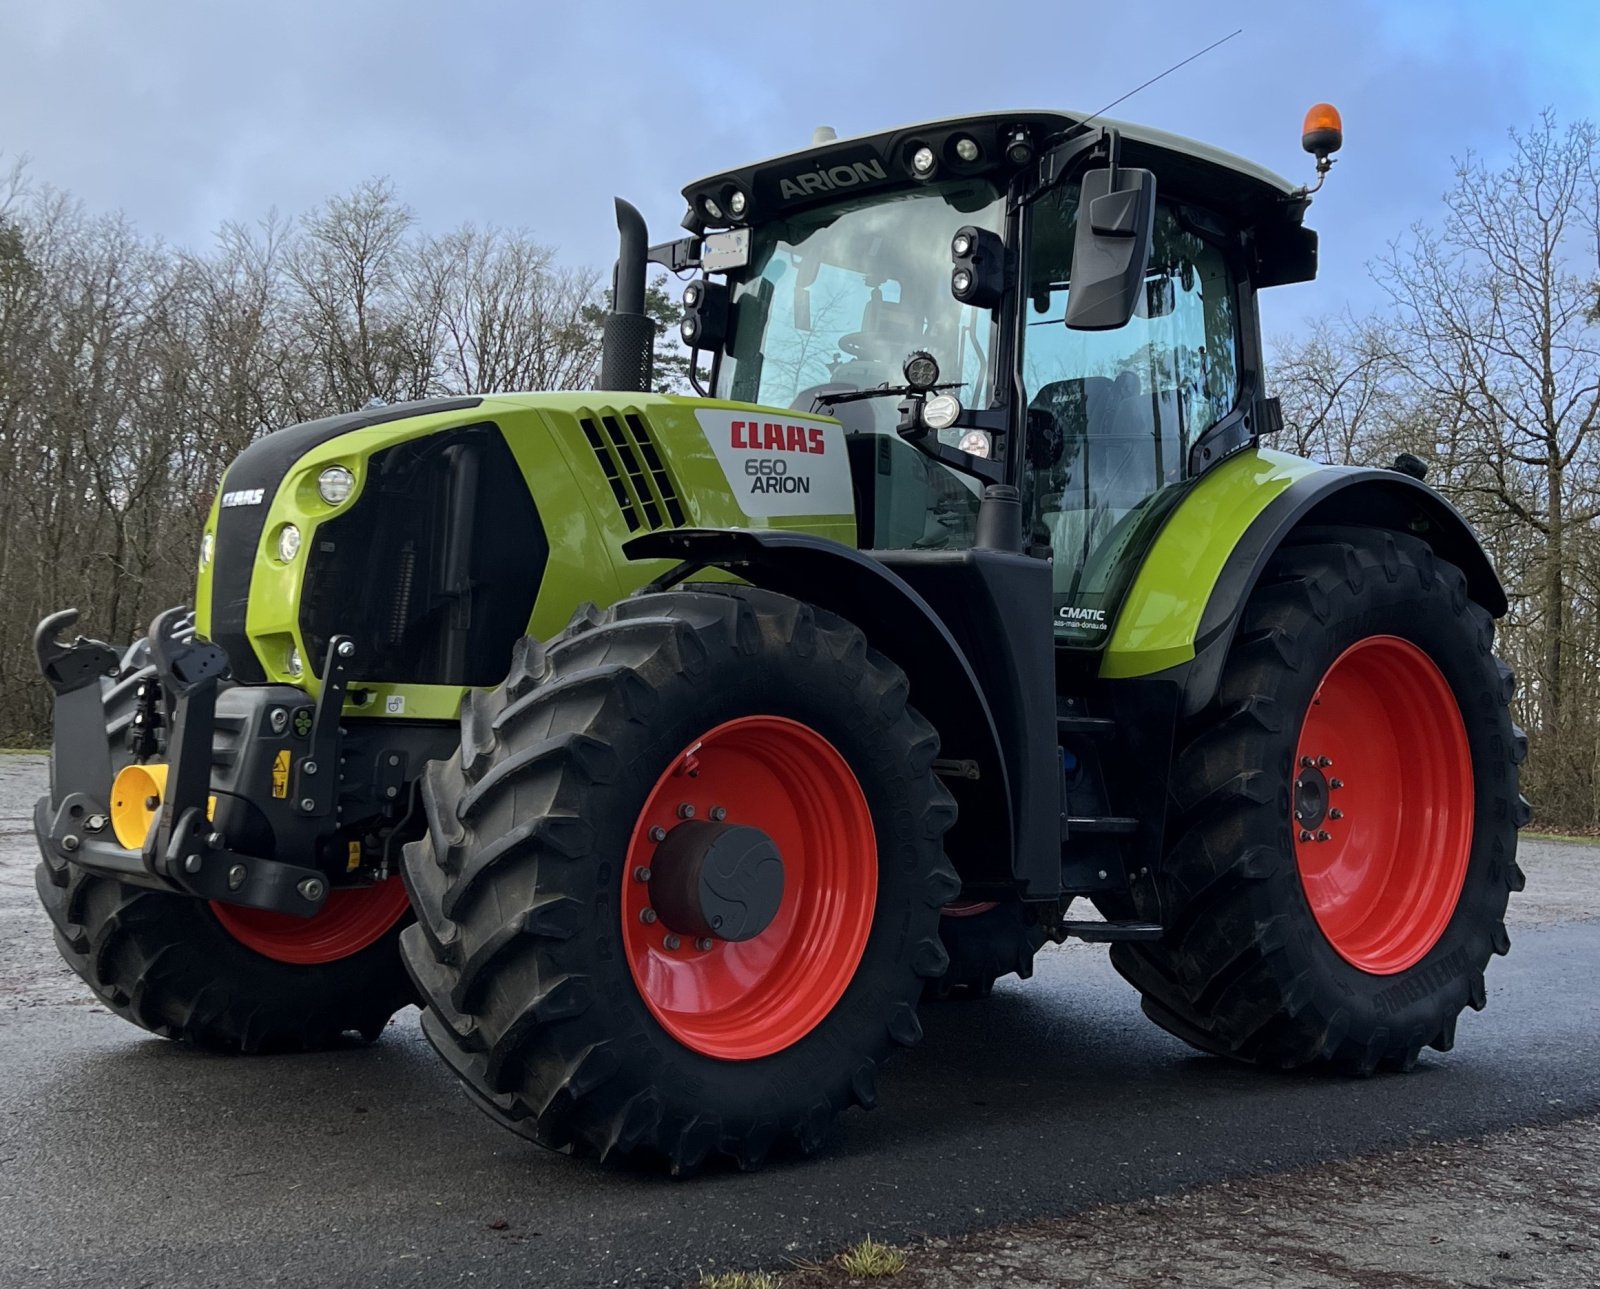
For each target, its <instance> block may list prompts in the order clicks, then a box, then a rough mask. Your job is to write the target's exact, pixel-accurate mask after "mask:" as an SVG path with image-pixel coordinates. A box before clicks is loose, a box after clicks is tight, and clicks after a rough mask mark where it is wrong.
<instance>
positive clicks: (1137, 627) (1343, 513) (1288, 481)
mask: <svg viewBox="0 0 1600 1289" xmlns="http://www.w3.org/2000/svg"><path fill="white" fill-rule="evenodd" d="M1319 524H1343V525H1357V526H1364V527H1369V528H1385V529H1390V530H1392V531H1395V532H1403V533H1409V534H1410V535H1412V536H1415V537H1420V538H1421V539H1422V540H1424V541H1426V542H1427V543H1428V544H1429V545H1430V546H1432V547H1433V549H1434V551H1435V553H1437V554H1438V555H1439V556H1440V558H1442V559H1446V560H1449V561H1450V562H1451V563H1452V564H1455V565H1456V566H1457V567H1458V568H1460V569H1461V570H1462V572H1463V573H1465V574H1466V578H1467V589H1468V593H1469V594H1470V595H1471V596H1472V598H1473V599H1474V600H1475V601H1477V602H1478V603H1479V604H1481V605H1482V606H1483V607H1484V608H1485V609H1487V610H1488V611H1489V613H1491V614H1492V615H1494V616H1495V617H1497V618H1498V617H1501V616H1503V615H1504V614H1505V611H1506V597H1505V591H1504V589H1503V588H1502V586H1501V584H1500V579H1499V577H1498V575H1497V574H1496V573H1495V570H1494V565H1493V564H1492V563H1491V561H1490V559H1489V556H1488V554H1487V553H1486V552H1485V551H1484V549H1483V547H1482V545H1481V544H1480V543H1479V542H1478V539H1477V536H1476V535H1475V534H1474V533H1473V531H1472V529H1471V527H1470V525H1468V523H1467V521H1466V520H1465V519H1463V518H1462V517H1461V515H1460V513H1459V512H1458V511H1457V510H1456V508H1455V507H1454V506H1452V505H1451V504H1450V502H1449V501H1447V500H1446V499H1445V498H1444V497H1443V496H1441V495H1440V494H1439V493H1438V492H1437V491H1435V490H1434V489H1432V488H1430V487H1428V486H1427V485H1426V484H1425V483H1422V482H1421V481H1420V480H1417V479H1414V478H1412V477H1411V476H1410V475H1406V474H1401V473H1400V472H1398V471H1395V470H1374V469H1368V468H1362V467H1356V466H1326V465H1319V464H1318V463H1316V462H1314V461H1307V460H1305V459H1303V458H1300V457H1295V456H1291V455H1289V454H1288V453H1284V452H1272V451H1266V450H1261V449H1256V450H1253V451H1250V452H1241V453H1240V454H1239V455H1238V456H1236V457H1234V458H1232V459H1231V460H1229V461H1226V462H1224V463H1223V464H1222V465H1220V466H1218V467H1217V468H1216V469H1215V470H1212V471H1211V472H1210V473H1209V474H1207V475H1205V476H1203V477H1202V478H1201V479H1200V480H1198V481H1197V482H1196V484H1195V486H1194V488H1193V490H1192V491H1191V493H1190V494H1189V495H1188V496H1187V497H1185V498H1184V499H1183V501H1182V502H1181V503H1180V504H1179V505H1178V506H1177V507H1176V508H1175V509H1174V510H1173V513H1172V514H1171V516H1169V518H1168V520H1167V522H1166V524H1165V526H1164V527H1163V528H1162V530H1161V532H1160V533H1159V534H1158V535H1157V536H1156V539H1155V541H1154V542H1153V543H1152V545H1151V547H1150V550H1149V553H1148V554H1147V555H1146V557H1145V559H1144V562H1143V564H1142V565H1141V567H1140V569H1139V572H1138V574H1137V575H1136V577H1135V579H1134V582H1133V585H1132V587H1131V588H1130V590H1129V593H1128V596H1127V598H1126V599H1125V600H1124V602H1123V606H1122V610H1121V612H1120V613H1119V614H1118V617H1117V622H1116V625H1115V628H1114V629H1113V631H1112V636H1111V640H1110V641H1109V643H1108V644H1107V646H1106V650H1105V653H1104V655H1103V656H1102V659H1101V665H1100V675H1101V676H1103V677H1106V678H1108V679H1116V678H1121V677H1129V676H1147V675H1154V674H1156V673H1158V672H1163V671H1168V670H1169V669H1177V668H1182V669H1183V671H1184V677H1183V679H1184V689H1185V701H1184V711H1185V713H1186V714H1190V715H1192V714H1193V713H1194V712H1196V711H1198V710H1199V709H1200V708H1202V707H1204V706H1205V704H1206V703H1208V702H1209V701H1210V700H1211V698H1212V696H1213V695H1214V693H1215V692H1216V682H1217V677H1218V676H1219V675H1220V674H1221V669H1222V662H1223V659H1224V658H1225V657H1226V655H1227V652H1228V647H1229V646H1230V645H1231V643H1232V641H1233V634H1234V630H1235V629H1236V627H1237V625H1238V621H1239V614H1240V612H1241V611H1242V609H1243V607H1244V603H1245V601H1246V600H1247V599H1248V598H1249V596H1250V592H1251V591H1252V590H1253V589H1254V588H1255V585H1256V582H1257V580H1258V579H1259V578H1260V576H1261V572H1262V570H1263V569H1264V568H1265V567H1266V563H1267V560H1268V559H1269V558H1271V556H1272V553H1273V552H1274V551H1275V550H1277V549H1278V547H1279V546H1280V545H1282V544H1283V541H1284V539H1285V538H1287V537H1288V535H1289V534H1290V533H1291V532H1292V531H1294V530H1295V529H1297V528H1301V527H1307V526H1311V525H1319Z"/></svg>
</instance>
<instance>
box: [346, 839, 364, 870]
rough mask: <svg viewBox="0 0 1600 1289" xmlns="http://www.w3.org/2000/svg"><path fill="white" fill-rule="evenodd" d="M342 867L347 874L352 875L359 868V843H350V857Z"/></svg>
mask: <svg viewBox="0 0 1600 1289" xmlns="http://www.w3.org/2000/svg"><path fill="white" fill-rule="evenodd" d="M344 867H345V871H346V872H348V873H353V872H355V871H356V869H358V868H360V867H361V843H360V842H359V841H353V842H351V843H350V856H349V858H348V859H346V860H345V862H344Z"/></svg>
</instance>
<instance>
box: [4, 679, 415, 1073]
mask: <svg viewBox="0 0 1600 1289" xmlns="http://www.w3.org/2000/svg"><path fill="white" fill-rule="evenodd" d="M153 674H154V668H145V669H144V670H143V671H141V672H137V673H134V674H132V675H129V676H125V677H123V678H122V679H120V680H119V681H118V682H117V684H116V685H115V686H114V687H113V688H112V689H111V691H110V692H109V693H108V694H107V696H106V718H107V737H108V738H109V739H110V740H111V757H112V768H113V769H114V770H115V769H119V768H121V767H122V766H124V765H126V764H128V763H129V762H130V761H131V760H132V759H133V758H132V756H131V755H130V753H129V752H128V750H127V744H126V738H125V732H126V730H127V727H128V720H129V716H130V714H131V712H132V708H133V693H134V689H135V688H136V686H137V684H138V682H139V681H140V680H141V679H143V678H144V677H146V676H147V675H153ZM398 880H399V879H397V878H395V879H391V881H398ZM35 885H36V887H37V889H38V892H39V899H40V902H41V903H43V905H44V907H45V911H46V912H47V913H48V914H49V915H50V921H51V922H52V924H53V927H54V931H55V939H56V946H57V948H59V949H60V951H61V956H62V957H63V958H64V959H65V960H66V962H67V965H68V966H70V967H71V968H72V969H73V970H74V971H75V972H77V973H78V975H79V976H81V977H82V978H83V980H84V982H85V983H86V984H87V985H88V986H89V988H90V989H92V990H93V991H94V993H95V995H96V996H97V997H98V998H99V999H100V1001H101V1002H103V1003H104V1004H105V1005H106V1006H107V1007H108V1008H110V1009H111V1010H112V1011H113V1012H115V1013H116V1014H117V1015H118V1016H121V1017H122V1018H123V1019H124V1020H127V1021H130V1022H132V1023H133V1024H135V1025H138V1026H139V1027H140V1028H141V1029H147V1030H149V1031H150V1032H151V1033H153V1034H158V1035H160V1036H161V1037H162V1038H170V1039H174V1040H176V1041H179V1042H186V1043H190V1044H193V1045H194V1046H197V1047H203V1048H207V1049H210V1050H213V1051H222V1052H252V1053H254V1052H304V1051H313V1050H316V1049H318V1048H324V1047H331V1046H335V1045H339V1044H342V1043H346V1042H348V1041H350V1038H351V1036H358V1037H359V1038H361V1039H363V1040H366V1041H368V1042H371V1041H373V1040H375V1039H376V1038H377V1037H378V1036H379V1035H380V1034H381V1033H382V1032H383V1029H384V1027H385V1026H386V1025H387V1024H388V1021H389V1018H390V1017H391V1016H393V1015H394V1014H395V1012H397V1011H399V1010H400V1009H401V1008H402V1007H405V1006H407V1005H408V1004H410V1003H413V1002H415V1001H416V997H415V994H414V993H413V992H412V989H411V982H410V980H409V978H408V977H407V976H406V972H405V968H404V967H403V966H402V965H401V962H400V949H399V944H400V932H401V930H402V929H403V928H404V926H405V924H406V922H407V921H409V918H407V917H406V916H405V915H404V913H403V911H402V912H401V913H400V914H399V915H398V916H397V917H396V918H395V920H394V921H393V922H392V924H391V925H390V926H388V927H387V929H386V930H384V931H383V933H382V934H381V935H379V936H378V938H377V939H375V940H372V941H371V942H370V943H367V944H366V945H365V947H363V948H361V949H359V950H357V951H355V952H352V953H349V954H347V955H345V956H341V957H339V958H337V959H335V960H333V961H323V962H311V963H307V962H284V961H279V960H277V959H275V958H272V957H267V956H265V955H264V954H263V953H260V952H257V951H256V950H254V949H251V948H248V947H246V946H245V945H244V944H242V943H241V942H240V941H239V940H237V939H235V938H234V936H233V935H231V934H229V932H228V930H227V929H225V927H224V925H223V922H222V921H220V920H219V919H218V916H217V914H216V913H215V912H214V911H213V910H212V908H211V906H210V905H209V904H207V903H206V902H205V901H203V900H198V899H194V898H192V897H190V896H187V895H174V894H170V893H168V892H165V891H155V890H149V889H146V888H144V887H139V886H129V885H127V884H125V883H123V882H118V881H115V880H114V879H111V878H107V877H99V876H96V875H95V874H92V873H89V872H86V871H85V870H83V869H81V868H79V867H78V866H77V865H75V864H72V863H66V862H62V861H60V860H58V859H56V858H55V857H53V856H50V855H46V856H45V857H44V858H43V859H42V860H41V861H40V863H39V866H38V868H37V870H36V871H35ZM374 889H376V888H374ZM362 894H365V892H363V893H362ZM385 895H387V892H386V893H385ZM391 903H392V901H391ZM237 912H238V913H242V914H243V915H244V916H246V917H249V918H251V919H252V920H253V921H254V922H255V923H256V924H257V925H267V926H269V929H270V919H267V920H266V921H265V922H264V921H263V919H262V915H260V914H259V913H254V912H253V911H249V910H239V911H237ZM319 920H320V919H317V918H313V919H310V920H309V921H307V920H304V919H298V918H297V919H294V922H295V923H296V924H297V926H296V927H295V928H294V930H295V931H297V932H298V931H301V930H302V929H303V928H305V927H312V926H315V925H316V924H317V923H318V921H319ZM281 938H283V937H280V939H281ZM290 940H291V941H292V937H291V938H290ZM264 942H270V936H269V937H268V939H267V940H266V941H264ZM291 952H292V951H291ZM302 956H304V955H303V952H302Z"/></svg>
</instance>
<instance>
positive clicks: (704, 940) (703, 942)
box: [694, 935, 711, 953]
mask: <svg viewBox="0 0 1600 1289" xmlns="http://www.w3.org/2000/svg"><path fill="white" fill-rule="evenodd" d="M694 947H695V948H696V949H698V950H700V952H701V953H705V952H706V951H707V950H708V949H710V948H711V937H710V936H709V935H703V936H701V937H700V938H699V939H698V940H696V941H695V942H694Z"/></svg>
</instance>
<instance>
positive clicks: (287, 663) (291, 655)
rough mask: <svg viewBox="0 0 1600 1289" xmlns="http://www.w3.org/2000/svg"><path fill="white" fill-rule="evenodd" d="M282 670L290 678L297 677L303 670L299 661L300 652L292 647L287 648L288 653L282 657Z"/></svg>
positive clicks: (302, 665)
mask: <svg viewBox="0 0 1600 1289" xmlns="http://www.w3.org/2000/svg"><path fill="white" fill-rule="evenodd" d="M283 662H284V670H286V671H287V672H288V673H289V674H290V675H291V676H298V675H299V674H300V673H301V672H302V671H304V670H305V664H304V663H302V662H301V661H300V650H299V649H297V648H296V647H295V646H294V645H290V646H289V652H288V654H287V655H286V656H285V657H284V660H283Z"/></svg>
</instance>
